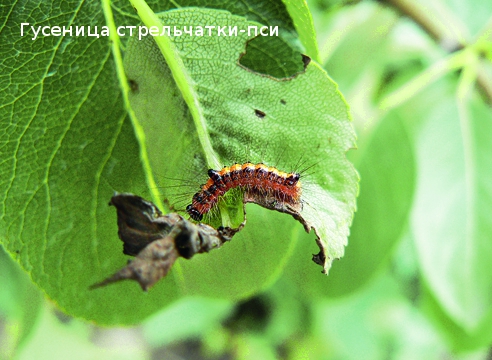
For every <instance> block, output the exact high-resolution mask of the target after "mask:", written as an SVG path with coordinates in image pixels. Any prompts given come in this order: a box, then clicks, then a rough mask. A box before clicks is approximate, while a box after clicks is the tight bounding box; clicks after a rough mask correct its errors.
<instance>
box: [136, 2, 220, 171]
mask: <svg viewBox="0 0 492 360" xmlns="http://www.w3.org/2000/svg"><path fill="white" fill-rule="evenodd" d="M130 2H131V4H132V5H133V7H134V8H135V9H136V10H137V12H138V15H139V17H140V19H142V22H143V23H144V24H145V25H146V26H147V27H151V26H156V27H159V28H162V22H161V21H160V20H159V18H158V17H157V15H156V14H155V13H154V12H153V11H152V9H151V8H150V7H149V6H148V5H147V3H146V2H145V0H130ZM154 39H155V41H156V43H157V46H158V47H159V49H160V50H161V53H162V55H163V56H164V59H165V60H166V63H167V65H168V66H169V69H170V70H171V73H172V75H173V78H174V81H175V82H176V85H177V86H178V89H179V90H180V91H181V94H182V96H183V99H184V100H185V102H186V105H188V109H189V110H190V113H191V115H192V117H193V121H194V122H195V127H196V129H197V134H198V139H199V141H200V144H201V147H202V148H203V152H204V156H205V161H206V163H207V165H208V167H209V168H212V169H219V168H220V167H221V163H220V161H219V159H218V158H217V156H216V154H215V151H214V149H213V147H212V143H211V141H210V137H209V136H208V131H207V126H206V122H205V117H204V115H203V109H202V107H201V105H200V103H199V101H198V95H197V94H196V92H195V89H194V88H193V86H190V84H193V80H192V79H191V78H190V76H189V74H188V72H187V71H186V68H185V66H184V64H183V62H182V60H181V57H180V56H179V53H178V51H177V50H176V48H175V47H174V44H173V43H172V41H171V39H170V38H169V37H168V36H166V35H165V34H162V35H160V36H156V37H154Z"/></svg>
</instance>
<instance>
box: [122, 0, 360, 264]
mask: <svg viewBox="0 0 492 360" xmlns="http://www.w3.org/2000/svg"><path fill="white" fill-rule="evenodd" d="M143 11H144V10H143V9H139V13H140V14H142V12H143ZM143 18H144V19H146V15H143ZM162 21H163V23H165V24H166V25H169V26H170V27H172V28H174V26H182V25H183V24H188V25H191V26H203V27H204V26H205V25H206V24H209V25H210V24H212V25H215V26H234V25H235V26H238V28H239V29H244V30H246V29H247V28H248V27H249V26H252V25H254V24H253V23H249V22H247V21H246V20H245V19H243V18H239V17H237V16H232V15H231V14H230V13H227V12H219V11H212V10H186V9H183V10H175V11H170V12H167V13H163V14H162ZM147 25H148V26H150V25H154V23H152V19H151V18H149V20H147ZM151 40H152V39H149V40H148V41H138V42H137V41H133V42H132V43H130V46H129V50H128V52H127V57H128V58H129V59H128V60H127V62H126V64H127V66H126V72H127V75H128V77H129V78H130V79H131V81H132V82H134V83H135V84H137V85H138V91H136V92H135V93H134V94H132V96H131V98H130V99H131V103H132V107H133V109H134V110H135V114H136V118H137V119H138V121H139V122H140V123H141V124H143V127H144V131H145V129H146V130H147V131H145V132H147V133H149V134H151V136H153V138H154V139H153V140H152V141H148V142H147V143H146V148H147V149H148V152H149V154H150V155H149V157H150V158H151V159H154V161H155V164H156V166H153V168H155V169H159V171H161V172H162V173H163V174H165V175H166V176H168V177H171V178H175V179H176V178H178V179H186V178H187V177H189V175H188V174H189V173H190V171H192V172H194V173H196V174H200V173H202V174H205V173H206V169H207V167H209V168H218V167H221V166H222V165H232V164H233V163H234V162H244V161H245V160H249V161H252V162H264V163H266V164H269V165H271V164H275V163H276V162H278V158H279V154H281V156H282V159H281V161H282V162H283V163H285V164H287V165H285V166H287V168H284V169H282V170H287V171H292V170H293V167H294V166H295V164H296V163H298V162H299V160H300V154H302V157H303V158H304V159H303V161H304V162H308V163H310V164H311V165H312V166H311V168H310V171H311V172H312V175H311V176H310V177H308V178H306V181H303V182H302V186H303V188H302V191H303V195H302V196H303V203H304V206H303V209H302V211H301V213H300V214H301V216H302V217H303V218H304V220H305V221H306V222H307V223H309V224H310V226H312V227H313V228H315V230H316V234H317V235H318V237H319V244H320V248H321V250H322V255H323V256H324V257H326V260H324V261H323V263H322V265H323V267H324V271H326V272H327V271H328V270H329V268H330V266H331V262H332V260H333V259H335V258H339V257H340V256H342V255H343V251H344V245H345V244H346V237H347V235H348V226H349V224H350V222H351V217H352V213H353V210H354V207H355V194H356V191H357V185H356V182H357V175H356V173H355V171H354V169H353V167H352V165H351V164H350V163H349V162H348V161H347V159H346V158H345V152H346V151H347V150H348V149H349V148H350V147H352V146H354V133H353V130H352V128H351V126H350V124H349V118H348V112H347V107H346V104H345V103H344V101H343V99H342V98H341V96H340V94H339V92H338V91H337V89H336V86H335V84H333V83H332V82H331V81H330V80H329V78H328V77H327V76H326V73H325V72H324V71H323V70H322V69H320V67H319V66H317V65H316V64H314V63H311V64H309V66H307V68H306V71H305V72H304V73H302V74H296V75H294V76H293V77H290V78H285V79H282V80H277V79H274V78H272V77H268V76H262V75H261V74H258V73H254V72H252V71H250V70H248V69H245V68H243V67H241V66H238V65H237V60H238V58H239V56H240V54H241V53H242V52H243V51H244V44H245V43H246V42H247V40H248V35H247V33H246V31H245V32H244V33H241V32H240V33H239V35H238V36H237V37H223V38H219V37H213V36H212V37H210V36H203V37H198V38H195V39H193V38H190V37H175V38H174V39H173V43H174V46H175V47H176V50H173V51H174V53H173V54H171V55H169V56H170V57H171V58H172V57H179V60H178V61H176V64H175V65H172V66H170V68H171V70H172V72H173V76H174V78H175V79H176V81H177V83H178V87H179V88H180V90H181V91H186V94H188V95H189V96H188V98H189V99H190V100H189V101H188V106H189V109H190V112H191V114H192V115H193V121H192V120H191V119H190V115H188V114H186V111H185V110H183V105H182V104H180V103H179V101H181V100H180V99H177V98H176V97H175V96H174V95H173V94H175V93H176V90H174V89H173V87H172V85H171V84H170V83H169V80H166V71H168V70H166V69H165V66H164V63H163V60H162V57H160V55H159V51H158V48H157V46H155V45H154V43H153V42H152V41H151ZM161 46H165V45H161ZM204 49H207V51H204ZM217 59H220V61H217ZM173 61H174V60H173ZM167 77H168V78H169V77H170V76H169V75H167ZM166 81H167V82H166ZM164 84H165V85H164ZM183 88H184V89H183ZM321 94H322V95H321ZM163 99H169V100H164V101H163ZM185 99H186V95H185ZM168 101H172V102H173V106H172V107H171V108H169V106H168ZM258 112H260V113H262V114H263V115H262V116H258ZM186 115H187V116H186ZM186 117H188V120H186ZM157 129H160V130H157ZM194 129H195V130H194ZM165 133H166V134H167V136H166V138H165V139H162V140H159V139H155V137H156V136H158V135H157V134H165ZM159 143H160V144H161V145H160V146H159ZM162 144H164V145H162ZM265 144H267V146H268V148H267V149H265ZM162 146H165V147H166V148H167V149H168V151H167V153H164V154H163V149H162ZM245 156H247V158H246V159H245ZM202 179H203V181H205V180H206V176H202ZM301 181H302V180H301ZM162 183H163V184H164V185H165V184H166V183H165V178H164V179H163V182H162ZM164 188H166V186H164ZM196 189H197V190H198V187H197V188H196ZM195 191H196V190H195ZM167 193H168V194H169V191H168V192H167ZM166 197H167V198H170V200H171V203H172V204H174V203H175V201H173V199H172V196H170V195H168V196H166ZM189 198H191V196H190V197H189ZM233 224H234V223H233ZM223 225H229V224H228V223H227V222H224V223H223Z"/></svg>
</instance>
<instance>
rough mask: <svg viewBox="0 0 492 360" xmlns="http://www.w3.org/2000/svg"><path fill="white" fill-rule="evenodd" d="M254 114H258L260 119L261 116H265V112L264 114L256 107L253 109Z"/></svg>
mask: <svg viewBox="0 0 492 360" xmlns="http://www.w3.org/2000/svg"><path fill="white" fill-rule="evenodd" d="M255 114H256V116H258V117H259V118H260V119H263V118H264V117H265V116H266V114H265V113H264V112H263V111H261V110H258V109H255Z"/></svg>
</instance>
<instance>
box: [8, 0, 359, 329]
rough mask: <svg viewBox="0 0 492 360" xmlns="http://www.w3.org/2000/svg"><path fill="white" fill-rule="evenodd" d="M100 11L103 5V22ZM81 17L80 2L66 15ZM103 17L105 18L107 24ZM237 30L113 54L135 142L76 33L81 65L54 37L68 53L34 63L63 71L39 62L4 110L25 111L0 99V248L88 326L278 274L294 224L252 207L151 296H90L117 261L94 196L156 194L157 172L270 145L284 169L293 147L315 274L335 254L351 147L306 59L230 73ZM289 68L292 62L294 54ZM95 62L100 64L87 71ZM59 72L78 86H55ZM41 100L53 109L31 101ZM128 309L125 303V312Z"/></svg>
mask: <svg viewBox="0 0 492 360" xmlns="http://www.w3.org/2000/svg"><path fill="white" fill-rule="evenodd" d="M135 6H136V7H137V8H138V12H139V14H140V16H141V17H142V19H143V21H144V23H145V24H147V25H149V26H151V25H152V24H154V23H153V21H155V19H156V18H155V15H154V14H153V13H152V12H151V11H148V10H147V9H148V8H145V7H142V3H138V2H136V3H135ZM279 6H280V5H279ZM301 10H302V9H297V8H296V10H295V11H297V12H299V13H300V12H302V11H301ZM53 11H54V10H53ZM94 11H95V10H94ZM110 11H111V10H110V9H106V13H105V15H106V18H107V19H111V16H110V15H111V13H110ZM96 13H97V12H96ZM304 14H305V9H304ZM17 15H18V16H19V17H20V16H21V14H17ZM83 16H85V12H84V11H81V12H80V14H78V17H81V20H80V21H83ZM162 20H163V22H164V23H165V24H167V25H169V26H171V28H173V27H174V26H177V27H183V25H188V26H189V25H191V26H194V27H196V26H198V25H200V26H206V25H217V26H228V25H231V26H238V28H239V29H244V30H246V29H248V26H250V25H260V24H258V23H253V22H248V21H247V20H246V19H245V18H244V17H239V16H234V15H232V14H231V13H229V12H226V11H218V10H210V9H208V10H207V9H197V8H193V9H180V10H174V11H169V12H166V13H163V14H162ZM275 23H277V22H275ZM54 24H55V22H54V21H53V23H52V25H54ZM108 25H109V26H110V27H112V26H114V24H113V23H112V20H108ZM304 27H305V26H304ZM283 31H284V32H285V31H286V30H285V29H284V30H283ZM304 32H306V30H304ZM114 33H115V32H113V34H114ZM311 35H312V34H311ZM291 36H292V35H291ZM251 37H252V35H250V34H248V33H247V32H245V33H240V34H239V35H238V36H232V37H216V36H204V37H175V38H173V39H172V43H170V42H169V41H168V40H166V38H158V40H157V44H158V45H159V47H156V46H155V45H153V41H152V40H151V39H149V40H148V41H137V40H135V41H133V42H132V41H130V42H129V43H128V44H127V45H126V54H125V69H122V68H121V67H120V66H121V63H118V62H117V63H116V74H117V77H118V78H119V80H120V81H122V80H123V83H124V84H125V85H126V83H125V81H126V78H124V75H122V74H124V73H126V76H128V79H129V80H130V82H131V83H132V84H133V85H132V86H133V88H134V92H133V93H132V94H130V96H129V106H130V107H131V108H129V109H128V110H129V111H130V114H131V115H132V116H131V119H132V123H133V125H134V131H135V133H136V135H137V139H136V140H137V141H136V140H135V139H134V138H133V136H132V131H131V128H130V127H129V122H128V121H127V120H126V119H125V112H124V111H123V108H122V104H123V101H126V98H125V96H126V94H125V93H124V95H123V96H124V98H123V101H122V99H121V98H120V97H119V96H118V93H119V91H116V92H112V91H111V89H114V87H115V85H116V84H117V82H116V80H117V77H115V76H114V69H113V67H114V63H113V62H112V61H111V57H110V56H109V55H110V54H109V52H108V49H104V51H105V58H104V60H103V59H101V58H100V56H95V55H94V54H96V53H95V51H96V48H97V46H96V45H95V44H93V43H92V39H91V40H89V38H87V40H86V39H84V40H85V42H83V43H82V44H78V43H77V46H82V45H85V46H86V48H85V49H84V50H83V58H80V56H79V54H78V51H79V49H78V48H77V49H71V48H69V47H70V45H72V43H69V44H67V45H66V46H67V48H66V51H67V53H68V54H69V56H67V58H68V59H67V58H66V57H64V56H61V55H58V53H57V52H55V50H53V49H51V51H53V52H54V54H55V55H58V56H59V57H60V59H59V60H47V61H48V64H47V65H46V66H49V64H52V63H56V62H57V61H59V62H61V64H60V65H59V66H57V67H53V65H52V66H51V67H49V73H48V75H49V76H48V77H46V72H45V74H44V75H43V74H41V75H40V76H42V78H43V86H39V88H36V92H37V94H38V100H37V103H38V105H37V106H35V107H34V106H33V104H32V100H31V99H30V98H28V97H24V96H22V95H23V93H22V92H21V93H19V94H18V97H19V99H18V103H19V104H20V103H22V102H24V103H25V104H26V105H25V106H26V107H28V108H29V107H31V108H32V110H31V112H28V113H24V114H18V113H17V112H15V111H13V109H12V108H11V109H10V111H9V109H8V108H7V107H4V111H5V115H6V116H5V117H4V118H5V119H9V118H10V127H9V128H8V131H9V138H8V142H7V144H8V145H9V148H5V149H4V153H3V154H4V158H5V159H6V160H5V162H4V163H3V165H2V166H3V167H4V173H5V174H7V175H8V177H9V179H7V181H5V182H4V183H3V187H2V191H3V194H4V200H5V201H4V210H3V211H4V212H3V225H2V232H3V233H2V241H3V242H4V244H5V245H6V247H7V249H8V250H9V251H11V252H13V253H14V254H17V255H16V256H15V258H16V260H17V261H19V263H20V264H21V265H22V266H23V267H24V268H25V269H26V270H28V271H29V272H30V273H31V276H32V278H33V280H34V281H35V282H36V283H37V284H38V285H39V286H40V287H41V288H43V289H44V290H45V291H46V292H47V294H48V295H49V296H50V297H51V298H52V299H54V300H55V301H56V302H57V303H58V304H59V306H60V307H62V308H63V309H65V311H67V312H69V313H71V314H73V315H76V316H81V317H84V318H86V319H92V320H96V321H98V322H100V323H107V324H112V323H133V322H137V321H139V320H141V319H142V318H143V317H145V316H147V315H148V314H150V313H152V312H154V311H156V309H158V308H160V307H162V306H164V305H166V304H169V303H170V302H172V301H174V300H176V299H178V298H179V297H180V296H182V295H183V294H201V295H208V296H215V297H225V298H232V299H235V298H240V297H244V296H247V295H250V294H252V293H255V292H257V291H259V290H260V289H262V288H263V287H265V286H266V285H268V284H270V283H271V282H272V281H273V280H274V279H275V278H276V277H278V276H279V274H280V273H281V270H282V266H283V265H284V264H285V262H286V257H288V256H289V255H290V254H291V253H290V251H289V249H290V246H289V242H291V243H292V242H293V241H294V240H295V238H293V237H292V236H291V231H292V230H291V228H292V226H294V223H292V221H289V220H290V219H288V218H287V217H286V216H281V215H280V214H269V216H264V215H265V213H266V212H265V211H264V210H260V209H258V208H252V209H251V211H248V218H249V219H248V220H249V221H248V227H247V230H245V231H244V232H242V233H241V234H240V235H239V236H237V237H236V238H235V239H234V244H235V245H232V246H229V247H226V249H224V250H223V251H221V252H220V253H219V254H217V255H216V256H213V255H212V254H211V255H202V256H201V257H200V258H199V259H198V260H196V261H193V262H182V263H180V264H178V265H177V266H176V267H175V268H174V270H173V273H172V274H171V275H170V276H168V277H167V278H166V279H165V280H164V281H162V282H161V283H160V284H159V286H157V287H156V289H154V290H152V291H151V292H150V293H149V294H143V293H141V292H140V291H139V289H138V288H136V287H135V286H134V284H129V283H125V284H122V285H121V286H120V285H118V286H112V287H109V288H105V289H102V290H98V291H89V290H88V286H89V285H90V284H92V283H94V282H96V281H98V280H100V279H101V278H103V277H104V275H103V274H108V273H111V272H114V269H116V268H118V267H121V264H122V263H124V261H125V259H124V258H123V256H122V255H121V253H120V248H121V245H120V243H119V241H118V240H117V239H116V236H115V235H116V231H115V221H114V213H113V210H112V209H109V208H108V207H107V205H106V204H107V201H108V198H109V196H110V195H111V193H112V192H113V190H120V191H133V192H135V193H138V194H141V195H144V196H145V194H147V191H145V189H144V186H145V185H144V184H145V183H147V184H149V185H151V187H150V192H151V194H152V195H153V197H154V200H155V202H156V203H160V202H161V199H162V196H161V194H160V193H159V188H158V187H156V186H152V185H155V182H154V181H155V180H154V177H157V176H159V174H163V176H162V177H161V179H162V180H161V181H159V182H158V183H157V185H158V186H162V187H163V188H164V189H166V188H167V189H171V186H170V185H171V184H169V183H168V182H166V180H165V179H168V178H174V179H189V178H190V176H194V175H193V174H206V171H205V170H206V169H207V168H218V167H219V166H220V165H226V164H232V163H234V162H235V161H240V160H242V159H241V158H242V157H244V154H247V155H249V157H250V158H249V160H251V161H255V162H260V161H263V162H265V163H267V164H275V162H276V161H278V159H279V154H282V159H281V160H282V162H284V163H285V164H287V165H289V166H293V165H294V164H295V163H296V162H299V156H300V154H303V155H302V156H304V157H305V158H306V159H309V161H310V162H313V163H314V165H313V167H312V168H313V170H314V174H315V175H313V179H312V180H311V182H305V184H304V185H303V190H304V195H303V198H304V199H305V202H306V206H305V207H304V210H303V212H302V213H303V217H305V218H306V221H309V223H310V224H311V226H313V227H314V228H315V229H316V231H317V234H318V236H319V237H320V240H319V241H320V244H321V245H322V247H323V251H324V254H325V256H326V258H327V259H326V261H325V263H324V267H325V268H326V269H328V268H329V267H330V264H331V261H332V259H333V258H337V257H340V256H341V255H343V247H344V244H345V242H346V235H347V233H348V226H349V224H350V221H351V217H352V213H353V209H354V207H355V205H354V203H355V193H356V181H357V179H356V173H355V171H354V169H353V167H352V166H351V165H350V163H348V161H347V160H346V159H345V152H346V151H347V150H348V148H350V147H352V146H354V133H353V130H352V128H351V127H350V125H349V123H348V121H349V116H348V112H347V106H346V104H345V102H344V101H343V99H342V97H341V95H340V94H339V92H338V91H337V89H336V86H335V84H334V83H333V82H332V81H330V80H329V79H328V77H327V75H326V73H325V72H324V71H323V70H321V68H320V67H319V66H318V65H316V64H315V63H311V64H310V65H309V66H307V68H306V70H305V72H304V71H303V72H302V73H293V74H290V76H289V77H287V78H285V79H279V80H276V79H272V78H271V77H268V76H262V75H260V74H257V73H255V72H253V71H251V70H249V69H246V68H244V67H241V66H238V64H237V62H238V59H239V57H240V54H241V53H242V52H244V51H245V49H246V43H247V41H248V40H249V39H250V38H251ZM311 38H313V36H311ZM23 40H24V39H23ZM160 40H162V41H160ZM65 41H66V40H65ZM113 41H114V42H115V43H116V40H113ZM149 41H150V42H149ZM99 42H102V41H99ZM32 44H33V43H28V45H32ZM73 44H74V45H75V43H73ZM50 46H53V47H55V44H53V45H50ZM293 47H295V46H294V45H293ZM311 47H312V44H311ZM162 54H164V58H165V59H166V60H167V63H168V65H169V69H170V70H168V68H167V66H166V65H165V63H164V61H163V58H162ZM97 55H99V54H97ZM41 56H45V53H44V52H43V54H42V55H41ZM274 56H280V55H275V54H274ZM282 56H285V54H283V55H282ZM116 57H117V58H118V53H116ZM217 59H220V61H217ZM86 60H87V61H86ZM40 61H41V60H40ZM50 61H51V63H50ZM71 61H72V62H75V63H76V64H77V66H78V67H79V69H78V71H77V73H72V72H71V71H70V69H71V68H70V66H69V64H71ZM277 61H278V59H277ZM298 61H299V63H300V64H301V66H302V61H301V58H300V56H299V58H298ZM254 62H256V63H258V64H259V63H260V62H261V59H254ZM43 64H44V63H43ZM64 64H66V65H64ZM27 66H33V65H32V64H29V65H27ZM94 66H96V68H97V69H98V70H97V72H96V73H94V74H93V73H90V71H91V69H94ZM47 69H48V68H47ZM47 69H46V71H48V70H47ZM301 70H303V69H301ZM171 74H172V75H171ZM43 76H44V77H43ZM73 77H76V79H78V80H75V79H72V78H73ZM67 81H70V83H71V84H75V83H78V87H77V88H75V89H71V88H70V89H69V91H67V92H60V89H65V87H63V86H62V84H63V83H64V82H67ZM174 81H176V85H174ZM48 83H49V84H50V85H51V86H48ZM111 85H112V86H111ZM30 91H31V92H33V91H34V90H30ZM180 93H181V94H180ZM318 94H323V96H319V95H318ZM181 95H182V96H181ZM55 101H56V102H57V108H58V109H60V110H61V111H62V112H52V111H48V110H43V109H45V108H46V109H47V107H48V104H52V103H54V102H55ZM40 109H41V110H43V111H41V110H40ZM255 109H261V111H262V112H264V113H265V114H266V116H265V118H264V119H260V118H259V117H258V116H257V115H256V113H255ZM39 129H44V130H42V131H39ZM52 129H53V130H52ZM265 144H268V149H267V150H265ZM243 161H244V160H243ZM287 165H286V166H287ZM32 169H35V171H34V172H33V171H32ZM326 169H330V170H329V171H327V170H326ZM286 170H288V169H286ZM294 170H295V169H294ZM154 173H155V174H154ZM129 175H131V176H129ZM195 189H198V186H197V187H196V188H195ZM195 191H196V190H195ZM192 194H193V192H191V193H190V194H189V195H188V196H189V197H188V202H189V201H190V200H191V195H192ZM164 199H165V200H166V201H167V203H168V204H170V205H171V206H175V207H176V206H179V205H181V210H183V208H184V205H186V203H184V204H183V203H182V202H181V204H179V203H178V202H177V201H176V199H173V198H172V196H169V195H168V194H164ZM239 200H240V198H237V199H236V204H237V205H236V209H234V207H233V208H232V210H230V209H229V211H224V209H221V210H222V211H221V212H222V214H221V217H222V221H219V222H218V223H216V224H217V225H220V224H221V223H222V224H223V225H226V226H238V225H239V223H240V222H241V221H242V218H241V217H239V216H238V215H237V214H241V210H240V207H241V203H240V201H239ZM238 206H239V207H238ZM7 209H8V210H7ZM231 214H232V215H231ZM234 214H236V215H234ZM257 214H262V216H258V215H257ZM265 229H267V230H265ZM279 229H282V230H281V231H279ZM111 239H112V240H111ZM282 239H287V241H281V240H282ZM266 240H269V241H268V242H267V241H266ZM265 242H267V245H263V244H264V243H265ZM260 247H261V251H259V248H260ZM135 303H138V304H139V306H138V307H137V308H136V309H133V310H132V311H129V310H130V309H131V308H134V305H133V304H135Z"/></svg>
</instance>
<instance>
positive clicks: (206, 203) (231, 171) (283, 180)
mask: <svg viewBox="0 0 492 360" xmlns="http://www.w3.org/2000/svg"><path fill="white" fill-rule="evenodd" d="M208 176H209V179H208V181H207V183H206V184H205V185H202V187H201V189H200V191H198V192H197V193H196V194H195V195H193V199H192V203H191V204H189V205H188V206H187V207H186V212H187V213H188V214H189V215H190V217H191V218H192V219H193V220H196V221H200V220H202V218H203V215H205V214H207V213H208V212H209V211H210V210H211V209H212V208H213V207H214V206H215V205H216V204H217V202H218V201H219V198H220V197H221V196H223V195H224V194H225V193H226V192H227V191H228V190H230V189H234V188H241V189H242V190H245V191H248V192H250V193H253V194H255V195H256V196H269V197H273V198H274V199H275V200H276V201H278V202H284V203H288V204H291V205H295V204H298V203H300V201H301V182H300V181H299V179H300V174H299V173H296V172H292V173H287V172H284V171H280V170H278V169H277V168H275V167H272V166H270V167H269V166H266V165H264V164H262V163H259V164H252V163H249V162H247V163H244V164H234V165H232V166H225V167H224V168H223V169H222V170H213V169H210V170H208Z"/></svg>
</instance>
